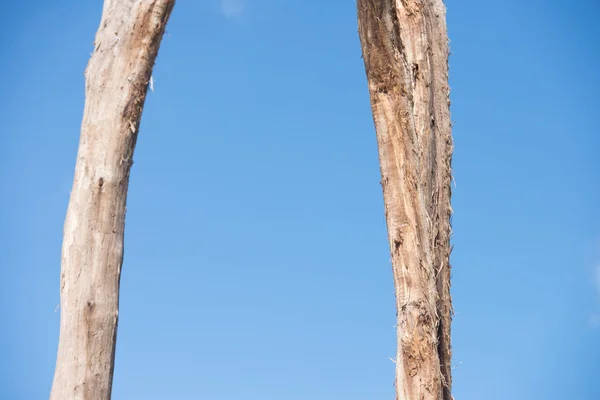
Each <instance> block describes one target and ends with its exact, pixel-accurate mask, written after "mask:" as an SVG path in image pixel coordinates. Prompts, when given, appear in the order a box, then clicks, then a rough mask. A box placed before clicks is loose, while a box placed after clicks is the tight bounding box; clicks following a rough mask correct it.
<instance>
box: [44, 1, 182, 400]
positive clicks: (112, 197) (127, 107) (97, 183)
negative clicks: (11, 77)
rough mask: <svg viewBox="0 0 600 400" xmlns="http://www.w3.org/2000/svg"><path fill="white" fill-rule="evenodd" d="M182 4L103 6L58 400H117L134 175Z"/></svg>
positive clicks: (65, 252)
mask: <svg viewBox="0 0 600 400" xmlns="http://www.w3.org/2000/svg"><path fill="white" fill-rule="evenodd" d="M174 3H175V0H106V1H105V2H104V8H103V12H102V20H101V22H100V27H99V29H98V32H97V34H96V40H95V50H94V52H93V54H92V57H91V59H90V61H89V64H88V67H87V69H86V71H85V79H86V100H85V110H84V115H83V122H82V126H81V137H80V142H79V151H78V154H77V163H76V167H75V177H74V182H73V188H72V191H71V198H70V201H69V207H68V210H67V216H66V221H65V226H64V238H63V247H62V263H61V287H60V297H61V300H60V306H61V307H60V308H61V316H60V339H59V344H58V354H57V361H56V370H55V374H54V381H53V384H52V391H51V394H50V399H51V400H80V399H81V400H107V399H110V397H111V389H112V378H113V369H114V358H115V344H116V335H117V321H118V309H119V281H120V274H121V265H122V262H123V234H124V227H125V204H126V199H127V187H128V184H129V171H130V169H131V165H132V163H133V161H132V156H133V151H134V148H135V143H136V139H137V134H138V128H139V123H140V118H141V115H142V108H143V106H144V100H145V98H146V91H147V86H148V83H149V80H150V78H151V74H152V67H153V66H154V61H155V59H156V55H157V53H158V48H159V46H160V42H161V39H162V36H163V33H164V30H165V25H166V24H167V20H168V19H169V16H170V13H171V10H172V8H173V5H174Z"/></svg>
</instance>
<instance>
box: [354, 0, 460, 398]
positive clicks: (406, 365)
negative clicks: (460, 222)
mask: <svg viewBox="0 0 600 400" xmlns="http://www.w3.org/2000/svg"><path fill="white" fill-rule="evenodd" d="M357 6H358V25H359V36H360V40H361V45H362V52H363V58H364V63H365V69H366V73H367V80H368V84H369V92H370V96H371V105H372V111H373V119H374V122H375V130H376V133H377V142H378V148H379V161H380V164H381V177H382V180H381V184H382V186H383V194H384V204H385V215H386V221H387V227H388V237H389V242H390V249H391V255H392V267H393V275H394V283H395V290H396V306H397V310H398V325H397V330H398V332H397V335H398V339H397V341H398V343H397V346H398V350H397V355H396V397H397V399H400V400H449V399H451V398H452V396H451V394H450V387H451V368H450V358H451V347H450V323H451V315H452V304H451V298H450V262H449V258H450V231H451V228H450V215H451V213H452V209H451V207H450V195H451V189H450V184H451V159H452V135H451V122H450V100H449V93H450V89H449V85H448V54H449V49H448V37H447V31H446V9H445V6H444V4H443V2H442V0H358V4H357Z"/></svg>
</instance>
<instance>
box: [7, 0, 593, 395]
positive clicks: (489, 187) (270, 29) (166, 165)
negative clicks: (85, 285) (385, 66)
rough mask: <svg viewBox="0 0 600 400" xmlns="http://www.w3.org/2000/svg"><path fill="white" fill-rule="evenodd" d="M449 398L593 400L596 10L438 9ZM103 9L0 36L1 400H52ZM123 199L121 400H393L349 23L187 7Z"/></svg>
mask: <svg viewBox="0 0 600 400" xmlns="http://www.w3.org/2000/svg"><path fill="white" fill-rule="evenodd" d="M446 4H447V7H448V25H449V33H450V38H451V41H452V43H451V49H452V53H453V55H452V58H451V77H450V79H451V86H452V118H453V120H454V121H455V125H454V136H455V142H456V146H455V157H454V170H455V179H456V188H455V190H454V197H453V207H454V210H455V215H454V218H453V225H454V237H453V244H454V248H455V250H454V253H453V255H452V263H453V287H452V288H453V289H452V290H453V296H454V304H455V309H456V316H455V318H454V324H453V343H454V360H453V363H454V365H455V369H454V395H455V397H456V399H457V400H480V399H489V400H499V399H502V400H505V399H510V400H529V399H548V400H553V399H556V400H558V399H565V398H567V399H576V400H594V399H598V398H600V385H598V381H597V377H598V371H599V370H600V361H599V360H600V213H599V211H598V206H597V205H598V199H599V198H600V197H599V195H600V184H599V182H600V161H598V160H599V158H598V157H597V152H598V149H599V148H600V137H599V135H598V128H597V120H596V119H597V115H598V110H599V109H600V101H599V100H598V92H599V91H600V76H599V74H598V64H599V63H600V48H599V46H598V44H597V41H596V39H597V38H598V37H600V27H598V25H597V19H598V17H599V16H600V5H599V4H598V3H597V2H595V1H592V0H589V1H584V0H580V1H573V2H570V3H568V4H567V3H565V2H559V1H552V0H546V1H541V0H531V1H527V2H524V1H518V0H506V1H503V2H487V1H480V0H464V1H456V0H451V1H447V3H446ZM101 8H102V4H101V1H85V2H82V1H74V0H61V1H54V2H48V1H41V0H32V1H29V2H11V4H10V5H7V6H6V7H5V10H6V12H5V13H2V15H1V16H0V19H1V20H2V21H1V24H0V29H1V30H2V32H1V33H2V35H1V38H2V39H0V59H1V60H0V61H1V62H0V73H1V74H0V76H1V77H2V85H3V88H2V95H1V96H0V135H1V136H0V178H1V181H2V188H3V189H2V191H1V192H0V241H1V243H2V251H1V252H0V265H1V268H0V302H1V303H0V306H1V307H0V321H2V329H1V330H0V398H2V399H7V400H12V399H40V398H46V397H47V395H48V393H49V390H50V386H51V381H52V375H53V369H54V361H55V355H56V347H57V343H58V323H59V312H57V311H56V307H57V305H58V303H59V269H60V246H61V240H62V225H63V220H64V215H65V211H66V207H67V201H68V196H69V191H70V186H71V182H72V174H73V168H74V165H75V155H76V151H77V143H78V136H79V126H80V123H81V116H82V110H83V101H84V97H83V89H84V80H83V71H84V69H85V66H86V63H87V61H88V58H89V53H90V51H92V42H93V39H94V34H95V31H96V29H97V26H98V23H99V20H100V12H101ZM167 30H168V33H167V34H166V35H165V38H164V41H163V45H162V48H161V51H160V54H159V58H158V60H157V63H156V67H155V71H154V82H155V85H154V86H155V92H154V93H149V96H148V99H147V102H146V108H145V110H144V117H143V121H142V126H141V131H140V137H139V140H138V147H137V150H136V154H135V164H134V167H133V171H132V175H131V185H130V195H129V200H128V213H127V227H126V250H125V262H124V267H123V275H122V281H121V282H122V287H121V312H120V324H119V334H118V346H117V358H116V370H115V380H114V392H113V398H114V399H117V400H119V399H127V400H136V399H150V400H152V399H165V398H168V399H183V400H186V399H211V400H230V399H237V398H240V397H243V398H244V399H247V400H269V399H273V400H275V399H277V400H279V399H286V400H306V399H311V400H321V399H322V400H326V399H327V400H331V399H342V398H343V399H346V400H362V399H393V393H394V389H393V374H394V365H393V363H392V362H391V361H390V360H389V358H388V357H392V356H393V355H394V351H395V349H394V346H395V342H394V340H395V339H394V337H395V331H394V328H393V326H394V324H395V322H394V320H395V310H394V300H393V287H392V277H391V266H390V264H389V256H388V248H387V240H386V231H385V221H384V215H383V204H382V197H381V189H380V186H379V167H378V161H377V151H376V141H375V134H374V130H373V124H372V119H371V114H370V107H369V99H368V92H367V86H366V78H365V73H364V70H363V64H362V60H361V58H360V55H361V53H360V46H359V42H358V37H357V29H356V16H355V4H354V2H353V1H346V2H341V1H329V2H321V1H319V2H317V1H302V2H290V1H283V0H223V1H222V3H219V1H218V0H214V1H205V2H199V1H198V2H195V1H185V0H179V1H178V4H177V5H176V7H175V10H174V12H173V15H172V18H171V22H170V23H169V26H168V29H167Z"/></svg>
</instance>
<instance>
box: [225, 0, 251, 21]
mask: <svg viewBox="0 0 600 400" xmlns="http://www.w3.org/2000/svg"><path fill="white" fill-rule="evenodd" d="M245 9H246V1H245V0H221V12H222V13H223V15H224V16H225V17H227V18H240V17H241V16H242V14H243V13H244V10H245Z"/></svg>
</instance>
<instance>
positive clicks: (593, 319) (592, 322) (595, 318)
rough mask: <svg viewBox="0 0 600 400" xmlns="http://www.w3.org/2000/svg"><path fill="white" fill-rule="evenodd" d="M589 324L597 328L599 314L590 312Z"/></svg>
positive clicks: (599, 322) (599, 323)
mask: <svg viewBox="0 0 600 400" xmlns="http://www.w3.org/2000/svg"><path fill="white" fill-rule="evenodd" d="M590 325H592V326H593V327H595V328H597V327H600V315H598V314H592V315H590Z"/></svg>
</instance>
